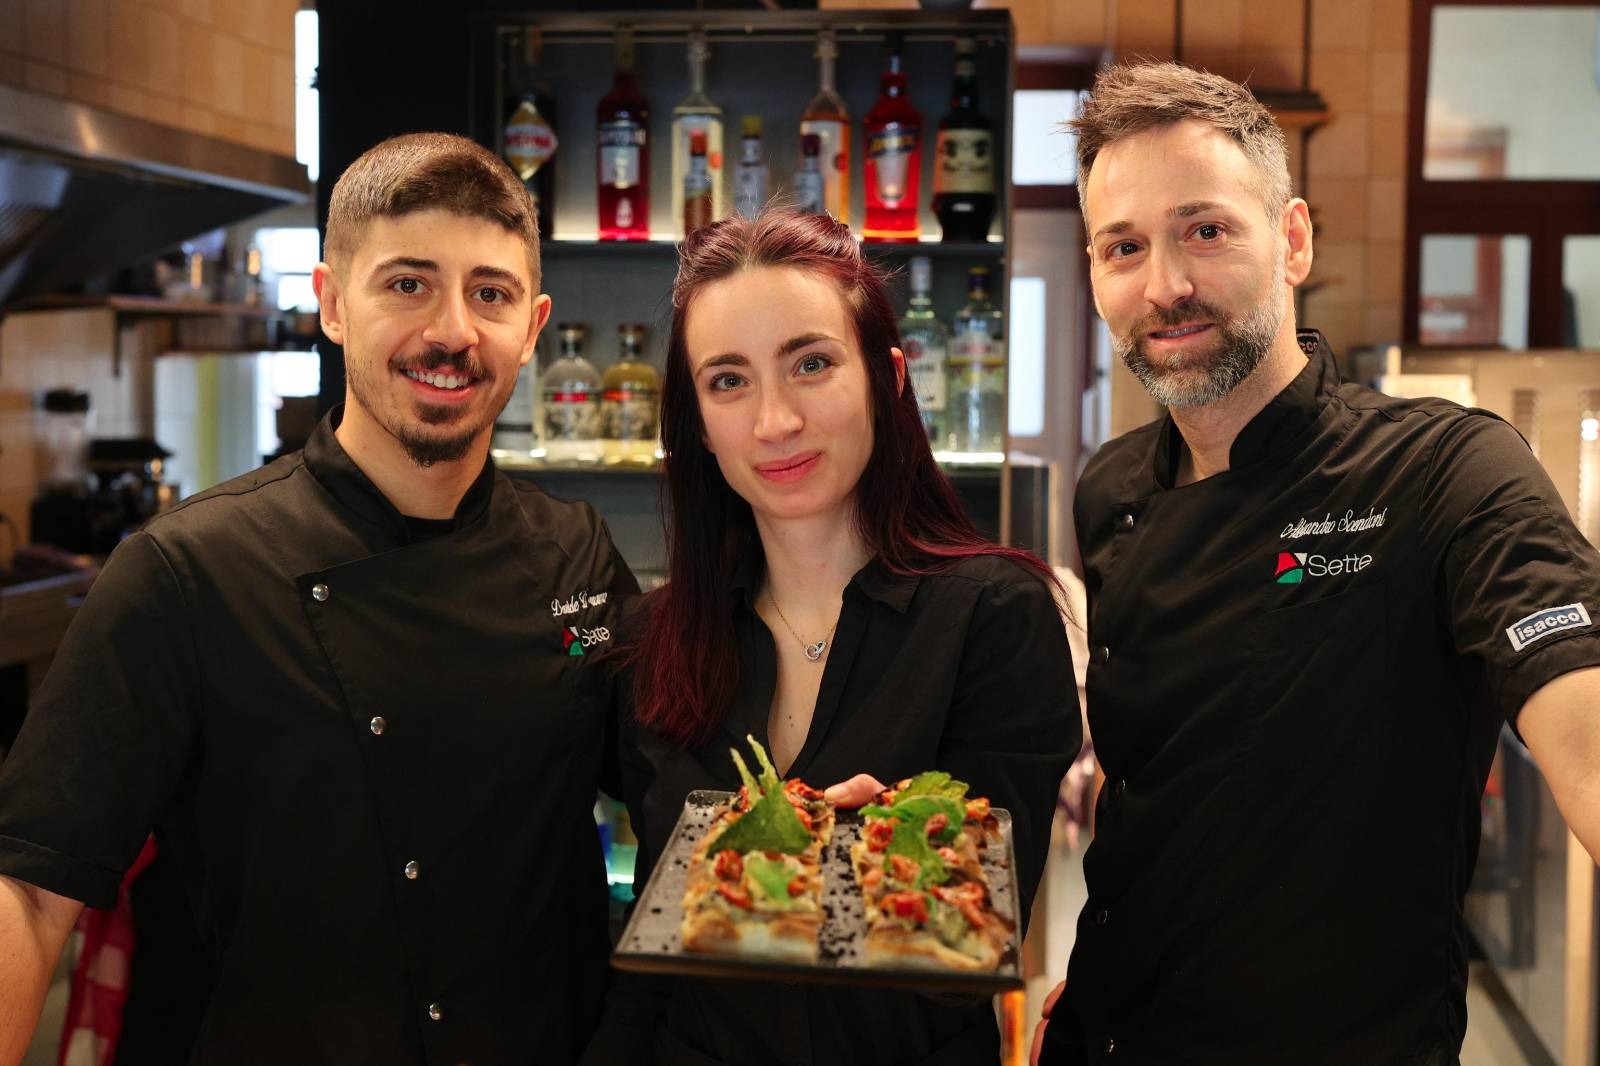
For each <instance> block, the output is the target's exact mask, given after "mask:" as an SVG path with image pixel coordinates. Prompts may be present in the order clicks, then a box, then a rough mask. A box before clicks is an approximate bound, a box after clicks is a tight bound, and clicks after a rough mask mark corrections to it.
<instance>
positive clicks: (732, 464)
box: [593, 210, 1080, 1066]
mask: <svg viewBox="0 0 1600 1066" xmlns="http://www.w3.org/2000/svg"><path fill="white" fill-rule="evenodd" d="M899 345H900V337H899V333H898V330H897V327H896V323H895V316H894V313H893V311H892V309H891V308H890V305H889V301H888V299H887V297H886V296H885V294H884V282H883V276H882V274H881V273H880V272H879V270H878V269H877V268H876V267H875V266H874V265H873V264H872V263H871V262H869V261H868V260H867V259H866V258H865V257H864V256H863V255H862V253H861V249H860V246H859V245H858V244H857V242H856V240H855V238H854V237H852V236H851V234H850V231H849V229H848V228H847V227H845V226H842V225H840V224H838V223H836V222H834V221H833V220H831V219H829V218H827V217H825V216H818V215H805V214H800V213H797V212H794V211H789V210H768V211H766V212H763V213H762V214H760V215H759V216H758V217H756V218H755V219H753V220H746V219H741V218H730V219H728V220H726V221H723V222H719V223H717V224H715V225H712V226H708V227H706V228H704V229H701V230H699V231H698V232H696V233H695V234H694V235H693V236H691V237H690V238H688V240H687V241H686V242H685V243H684V247H683V250H682V253H681V259H680V264H679V268H678V277H677V281H676V283H675V285H674V288H673V316H672V333H671V339H670V341H669V343H668V350H667V366H666V379H665V385H664V391H663V399H662V411H661V436H662V443H663V448H664V451H665V456H666V458H665V462H664V472H665V476H666V486H667V491H668V494H669V499H668V501H667V503H668V510H667V514H668V518H667V523H668V538H667V557H668V569H669V574H668V578H669V580H668V584H667V585H666V586H665V587H664V588H662V589H660V590H658V591H657V592H655V593H652V594H651V595H650V596H649V597H647V598H646V599H645V600H644V601H643V602H642V607H641V609H640V610H639V611H638V613H637V614H636V615H635V617H634V619H633V621H632V622H631V624H629V625H628V626H627V627H626V629H625V632H624V634H623V644H624V648H623V651H624V655H623V660H624V662H625V663H626V671H625V674H624V678H623V687H624V688H625V689H626V690H627V696H628V698H626V699H625V700H624V702H625V703H631V706H629V707H628V708H627V709H626V710H625V711H624V712H623V716H622V721H621V724H620V734H621V743H620V763H621V768H622V777H623V791H624V794H625V798H626V800H627V803H628V808H629V810H630V812H631V814H632V817H633V824H634V827H635V829H636V831H637V832H638V835H639V838H640V847H639V868H638V877H639V879H640V880H639V883H641V884H642V883H643V880H644V878H645V877H647V876H648V874H649V872H650V869H651V866H652V864H653V862H654V860H655V857H656V856H658V855H660V854H661V852H662V849H663V847H664V846H665V844H666V843H667V840H668V837H669V836H670V834H671V831H672V828H673V825H674V823H675V821H676V819H677V817H678V815H679V813H680V812H681V811H682V809H683V802H684V798H685V796H687V795H688V793H689V792H690V791H692V790H694V789H699V788H720V789H737V788H738V787H739V778H738V776H737V773H736V771H735V769H734V766H733V764H732V762H731V761H730V759H729V757H728V749H729V748H731V747H739V748H743V747H744V746H745V745H744V737H745V735H746V734H752V735H754V736H755V737H756V738H757V739H759V740H761V741H762V742H763V743H764V744H765V745H766V746H767V748H768V749H769V750H770V751H771V753H772V759H773V761H774V762H775V763H776V765H777V766H778V768H779V770H780V772H781V773H782V774H783V775H784V776H785V777H790V776H803V777H804V778H805V779H806V780H807V781H809V782H811V783H814V784H817V785H823V784H828V783H832V782H841V783H840V784H838V785H835V786H834V787H832V788H830V789H829V793H830V798H834V799H836V800H837V801H838V802H840V803H842V804H845V805H859V804H860V803H862V802H864V801H866V800H867V799H868V798H870V797H871V796H872V795H873V794H874V793H875V791H876V789H877V788H881V787H882V786H881V785H880V784H878V782H892V781H896V780H899V779H900V778H903V777H908V776H911V775H912V774H915V773H918V772H920V771H923V770H935V769H936V770H945V771H948V772H950V773H951V774H953V775H955V776H956V777H957V778H960V779H961V780H963V781H967V782H969V783H970V784H971V789H972V791H971V794H972V795H982V796H988V797H990V798H991V800H992V801H993V802H994V804H995V805H996V806H999V807H1005V808H1007V809H1009V810H1010V811H1011V814H1012V824H1013V826H1014V831H1015V840H1016V854H1017V864H1018V873H1019V876H1020V881H1021V885H1022V890H1023V895H1024V900H1023V906H1022V917H1023V918H1024V919H1025V917H1026V915H1027V911H1028V904H1029V902H1030V901H1031V899H1032V895H1033V890H1034V888H1035V886H1036V885H1037V883H1038V880H1039V876H1040V873H1041V871H1042V869H1043V864H1044V859H1045V854H1046V851H1047V848H1048V843H1049V835H1050V823H1051V818H1052V815H1053V813H1054V811H1055V804H1056V790H1057V786H1058V784H1059V782H1060V780H1061V777H1062V775H1063V774H1064V773H1065V772H1066V770H1067V767H1068V765H1069V763H1070V762H1071V760H1072V757H1073V756H1074V755H1075V754H1076V753H1077V751H1078V747H1079V740H1080V736H1079V732H1080V726H1079V719H1078V711H1077V697H1076V689H1075V687H1074V682H1073V674H1072V661H1071V657H1070V653H1069V652H1068V649H1067V637H1066V633H1065V631H1064V628H1063V626H1062V621H1061V617H1060V614H1059V613H1058V611H1057V607H1056V601H1055V599H1054V597H1053V595H1052V591H1053V589H1054V587H1055V586H1054V581H1053V578H1052V576H1051V574H1050V570H1049V568H1048V567H1047V566H1046V565H1045V564H1044V563H1042V562H1040V561H1039V560H1038V559H1036V558H1035V557H1033V556H1032V555H1029V554H1028V553H1026V552H1022V551H1018V550H1016V549H1010V548H1003V547H999V546H996V545H994V544H991V543H989V542H987V541H985V540H983V538H982V537H980V536H979V535H978V533H977V531H976V530H975V529H974V528H973V526H972V523H971V522H970V520H969V519H968V518H967V516H966V514H965V513H964V512H963V510H962V508H961V505H960V503H959V501H958V500H957V498H956V494H955V492H954V490H953V488H952V487H951V484H950V482H949V480H948V479H947V478H946V477H945V475H944V474H943V473H942V472H941V471H940V470H939V467H938V466H937V464H935V462H934V459H933V454H932V452H931V451H930V450H929V447H928V439H927V436H926V433H925V432H924V430H923V426H922V420H921V419H920V417H919V416H918V413H917V404H916V398H915V396H914V394H913V392H912V390H911V389H909V388H907V387H906V380H905V378H906V368H905V357H904V355H903V353H902V352H901V350H900V347H899ZM1020 932H1021V930H1020V929H1019V935H1020ZM600 1041H601V1043H599V1044H597V1045H596V1049H595V1051H596V1054H595V1055H594V1056H593V1059H595V1060H599V1059H607V1060H611V1059H614V1058H616V1057H620V1055H621V1054H622V1053H620V1052H618V1051H617V1050H616V1048H618V1047H620V1046H622V1045H624V1044H627V1045H629V1046H630V1050H629V1051H628V1052H626V1055H627V1061H629V1062H630V1063H640V1062H647V1061H650V1060H651V1057H652V1055H653V1056H654V1061H657V1062H660V1063H663V1064H668V1063H695V1064H702V1066H703V1064H706V1063H718V1062H724V1063H750V1062H762V1063H767V1062H770V1063H779V1062H782V1063H792V1062H804V1063H816V1064H819V1066H820V1064H826V1066H840V1064H845V1063H852V1062H861V1063H871V1064H872V1066H897V1064H909V1063H967V1062H971V1063H984V1064H985V1066H992V1064H993V1063H994V1062H995V1061H996V1057H997V1054H998V1051H999V1033H998V1029H997V1027H996V1024H995V1018H994V1012H993V1010H992V1009H991V1005H990V1004H989V1003H988V1002H987V1001H979V1000H973V999H962V998H959V997H950V996H942V997H938V998H933V997H928V996H920V995H918V994H916V993H911V992H901V991H889V990H882V989H857V988H836V987H823V986H813V985H785V984H775V983H774V984H763V983H752V982H732V981H710V980H698V979H696V980H690V979H671V980H663V979H652V980H650V981H641V980H638V979H630V980H625V981H623V982H622V983H621V985H620V987H619V989H618V991H617V993H616V994H615V995H614V997H613V1000H612V1002H611V1003H610V1004H609V1006H608V1016H607V1022H606V1025H605V1029H604V1032H603V1033H602V1036H601V1038H600ZM602 1046H604V1047H608V1048H610V1049H611V1050H609V1051H602V1050H601V1048H602Z"/></svg>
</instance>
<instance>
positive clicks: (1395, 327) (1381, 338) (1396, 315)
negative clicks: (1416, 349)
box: [1352, 301, 1403, 347]
mask: <svg viewBox="0 0 1600 1066" xmlns="http://www.w3.org/2000/svg"><path fill="white" fill-rule="evenodd" d="M1366 317H1367V321H1366V324H1365V328H1364V330H1363V332H1362V335H1361V339H1360V341H1359V342H1358V343H1359V344H1363V345H1368V344H1398V343H1399V342H1400V334H1401V322H1402V318H1403V316H1402V315H1401V313H1400V303H1399V302H1398V301H1396V302H1394V303H1382V304H1369V305H1368V306H1367V316H1366ZM1352 347H1353V345H1352Z"/></svg>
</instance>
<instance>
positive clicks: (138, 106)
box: [106, 85, 150, 118]
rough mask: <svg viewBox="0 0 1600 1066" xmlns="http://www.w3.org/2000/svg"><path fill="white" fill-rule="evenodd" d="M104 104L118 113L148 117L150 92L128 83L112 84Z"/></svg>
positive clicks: (135, 116)
mask: <svg viewBox="0 0 1600 1066" xmlns="http://www.w3.org/2000/svg"><path fill="white" fill-rule="evenodd" d="M106 106H107V107H109V108H110V109H111V110H112V111H116V112H118V113H119V114H123V115H132V116H133V117H134V118H149V117H150V94H149V93H147V92H145V91H144V90H143V89H135V88H133V87H132V86H129V85H113V86H112V87H111V92H110V94H109V97H108V99H107V102H106Z"/></svg>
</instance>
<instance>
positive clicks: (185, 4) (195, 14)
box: [177, 0, 213, 26]
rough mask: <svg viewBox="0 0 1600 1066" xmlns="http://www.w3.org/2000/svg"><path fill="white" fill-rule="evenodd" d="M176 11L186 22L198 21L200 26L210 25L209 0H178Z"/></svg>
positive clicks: (210, 4) (211, 14)
mask: <svg viewBox="0 0 1600 1066" xmlns="http://www.w3.org/2000/svg"><path fill="white" fill-rule="evenodd" d="M177 11H178V14H179V15H180V16H182V17H183V19H184V21H186V22H194V23H198V24H199V25H201V26H209V25H211V21H212V18H213V13H212V3H211V0H179V3H178V8H177Z"/></svg>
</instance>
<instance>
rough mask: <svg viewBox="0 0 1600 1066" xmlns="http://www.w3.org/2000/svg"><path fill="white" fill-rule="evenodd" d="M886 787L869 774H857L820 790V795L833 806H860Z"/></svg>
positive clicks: (869, 801)
mask: <svg viewBox="0 0 1600 1066" xmlns="http://www.w3.org/2000/svg"><path fill="white" fill-rule="evenodd" d="M887 787H889V786H887V785H885V784H884V783H883V782H882V781H879V780H878V779H877V778H876V777H873V776H872V775H871V774H857V775H856V776H854V777H852V778H850V780H848V781H841V782H839V783H838V784H837V785H829V786H828V787H827V788H825V789H823V790H822V795H823V798H825V799H826V800H827V801H828V802H829V803H831V804H833V805H834V806H835V807H847V808H851V807H862V806H865V805H866V804H868V803H871V802H872V801H873V800H875V799H877V798H878V793H880V792H882V791H883V790H884V789H885V788H887Z"/></svg>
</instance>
